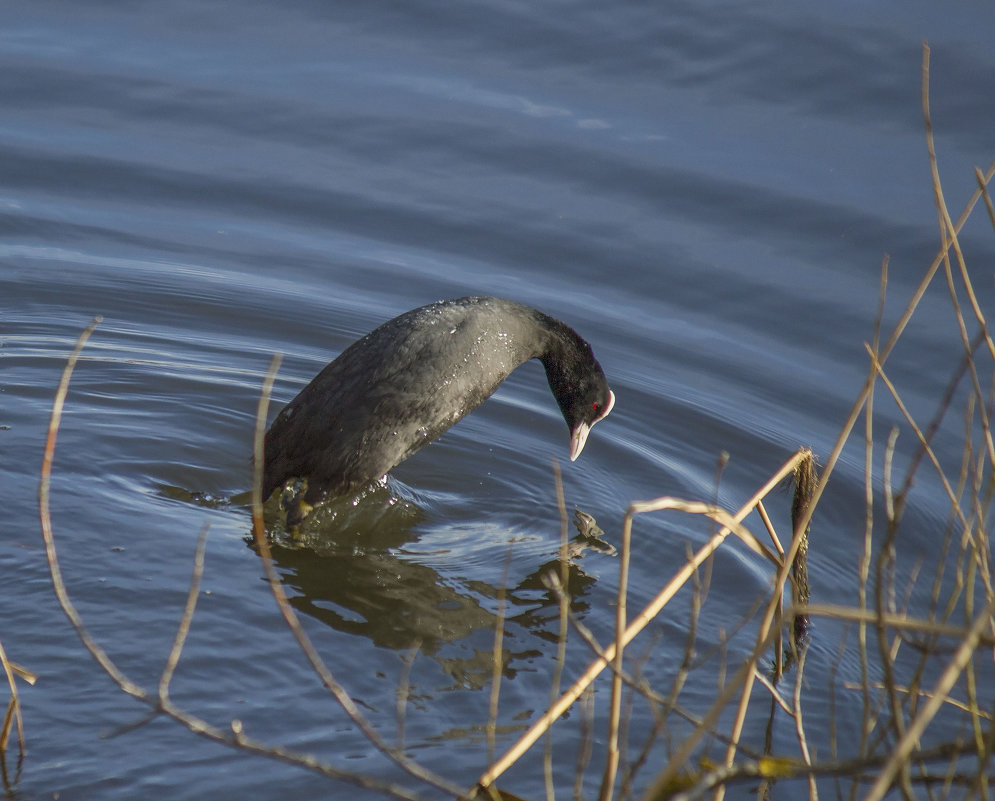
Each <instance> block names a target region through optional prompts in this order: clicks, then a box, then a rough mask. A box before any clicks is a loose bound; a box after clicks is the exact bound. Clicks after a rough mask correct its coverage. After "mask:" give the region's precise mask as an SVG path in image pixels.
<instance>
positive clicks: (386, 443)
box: [262, 297, 615, 518]
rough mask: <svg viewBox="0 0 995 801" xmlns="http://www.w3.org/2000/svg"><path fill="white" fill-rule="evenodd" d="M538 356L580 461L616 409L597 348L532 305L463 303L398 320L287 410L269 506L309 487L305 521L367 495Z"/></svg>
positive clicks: (269, 439) (271, 439)
mask: <svg viewBox="0 0 995 801" xmlns="http://www.w3.org/2000/svg"><path fill="white" fill-rule="evenodd" d="M529 359H539V360H540V361H541V362H542V364H543V366H544V367H545V368H546V377H547V379H548V380H549V387H550V389H551V390H552V391H553V395H554V396H555V397H556V401H557V403H558V404H559V406H560V410H561V411H562V412H563V417H564V419H565V420H566V421H567V425H568V426H569V427H570V459H571V461H572V460H574V459H576V458H577V457H578V456H579V455H580V452H581V450H583V448H584V443H585V442H586V440H587V435H588V432H589V431H590V429H591V426H593V425H594V424H595V423H597V422H598V421H599V420H602V419H604V417H605V416H606V415H607V414H608V412H610V411H611V408H612V406H613V404H614V403H615V396H614V394H613V393H612V391H611V390H610V389H609V388H608V381H607V380H606V379H605V374H604V372H603V371H602V369H601V365H599V364H598V362H597V360H596V359H595V358H594V354H593V353H592V352H591V346H590V345H588V344H587V343H586V342H585V341H584V340H583V339H581V338H580V336H578V335H577V332H575V331H574V330H573V329H572V328H570V327H569V326H567V325H566V324H564V323H561V322H560V321H559V320H555V319H553V318H552V317H549V316H548V315H546V314H543V313H542V312H540V311H537V310H536V309H533V308H531V307H529V306H524V305H522V304H521V303H515V302H514V301H511V300H503V299H501V298H478V297H474V298H459V299H456V300H443V301H439V302H437V303H432V304H429V305H428V306H422V307H421V308H418V309H413V310H412V311H409V312H405V313H404V314H402V315H401V316H399V317H395V318H394V319H393V320H389V321H387V322H386V323H384V324H383V325H381V326H380V327H379V328H377V329H376V330H374V331H371V332H370V333H369V334H367V335H366V336H365V337H363V338H362V339H360V340H359V341H358V342H355V343H353V344H352V345H350V346H349V347H348V348H346V350H344V351H343V352H342V354H341V355H340V356H339V357H338V358H337V359H335V360H334V361H333V362H331V363H330V364H328V365H327V366H326V367H325V368H324V369H323V370H322V371H321V372H320V373H318V375H317V376H316V377H315V378H314V380H313V381H311V383H310V384H308V385H307V386H306V387H304V389H302V390H301V391H300V393H299V394H298V395H297V397H296V398H294V399H293V400H292V401H291V402H290V403H288V404H287V405H286V406H285V407H284V408H283V410H282V411H281V412H280V413H279V414H278V415H277V417H276V419H275V420H274V421H273V424H272V425H271V426H270V428H269V431H267V432H266V441H265V452H266V457H265V460H266V461H265V469H264V471H263V473H264V474H263V488H262V489H263V497H264V498H267V497H269V495H270V494H271V493H272V492H273V490H275V489H276V488H277V487H280V486H282V485H284V484H285V483H286V482H287V481H288V480H289V479H303V480H304V481H305V482H306V489H302V491H301V492H299V497H297V498H294V499H293V507H294V509H292V510H291V511H293V512H294V516H295V517H297V518H299V517H301V516H303V514H305V513H306V512H307V510H308V509H309V508H310V506H311V505H313V504H314V503H316V502H317V501H319V500H321V499H323V498H332V497H337V496H341V495H345V494H347V493H352V492H355V491H357V490H359V489H362V488H363V487H364V486H366V485H367V484H369V483H371V482H373V481H375V480H377V479H378V478H380V477H381V476H383V475H385V474H386V473H387V471H389V470H390V469H391V468H393V467H394V466H396V465H398V464H400V463H401V462H403V461H404V460H405V459H407V458H408V457H409V456H411V454H413V453H414V452H415V451H417V450H418V449H419V448H421V447H422V446H424V445H427V444H428V443H429V442H431V441H432V440H434V439H435V438H436V437H438V436H439V435H440V434H442V433H443V432H444V431H446V430H447V429H448V428H449V427H450V426H452V425H454V424H455V423H457V422H458V421H459V420H461V419H462V418H463V417H464V416H465V415H467V414H469V413H470V412H472V411H473V410H474V409H476V408H477V407H478V406H479V405H480V404H481V403H483V402H484V401H485V400H486V399H487V398H488V397H489V396H490V395H491V394H493V392H494V391H495V390H496V389H497V388H498V385H499V384H500V383H501V382H502V381H504V379H505V378H507V377H508V375H509V374H510V373H511V371H512V370H514V369H515V368H516V367H518V366H519V365H520V364H522V363H523V362H526V361H528V360H529ZM301 486H302V488H303V484H302V485H301Z"/></svg>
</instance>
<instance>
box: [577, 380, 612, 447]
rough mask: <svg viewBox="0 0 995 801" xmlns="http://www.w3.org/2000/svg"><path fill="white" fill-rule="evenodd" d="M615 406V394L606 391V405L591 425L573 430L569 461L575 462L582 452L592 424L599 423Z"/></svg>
mask: <svg viewBox="0 0 995 801" xmlns="http://www.w3.org/2000/svg"><path fill="white" fill-rule="evenodd" d="M614 406H615V393H614V392H612V391H611V390H609V391H608V405H607V406H606V407H605V410H604V411H603V412H602V413H601V414H599V415H598V416H597V417H595V418H594V421H593V422H592V423H591V425H588V424H587V423H580V424H579V425H578V426H577V428H575V429H574V430H573V433H571V434H570V461H571V462H576V461H577V457H578V456H580V452H581V451H582V450H584V445H585V444H586V443H587V435H588V434H590V433H591V426H593V425H594V423H599V422H601V421H602V420H604V419H605V418H606V417H607V416H608V412H610V411H611V410H612V408H613V407H614Z"/></svg>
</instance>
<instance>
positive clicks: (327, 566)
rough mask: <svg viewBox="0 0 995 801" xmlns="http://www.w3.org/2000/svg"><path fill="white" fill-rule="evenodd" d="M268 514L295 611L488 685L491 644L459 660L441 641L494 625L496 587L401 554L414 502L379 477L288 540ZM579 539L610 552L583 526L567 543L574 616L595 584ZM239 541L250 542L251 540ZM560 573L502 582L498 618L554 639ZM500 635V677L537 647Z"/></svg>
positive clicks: (417, 513)
mask: <svg viewBox="0 0 995 801" xmlns="http://www.w3.org/2000/svg"><path fill="white" fill-rule="evenodd" d="M273 517H274V520H273V521H271V522H270V523H268V531H269V534H270V537H271V550H272V553H273V558H274V560H275V562H276V564H277V567H278V568H279V570H280V572H281V574H282V576H283V584H284V588H285V590H286V592H287V596H288V598H289V601H290V603H291V605H292V606H293V607H294V608H295V609H296V610H297V611H298V612H302V613H305V614H307V615H309V616H311V617H313V618H315V619H317V620H320V621H321V622H322V623H325V624H326V625H328V626H331V627H332V628H334V629H336V630H338V631H343V632H347V633H350V634H358V635H361V636H364V637H368V638H369V639H370V640H371V641H372V642H373V643H374V644H375V645H377V646H381V647H386V648H391V649H394V650H397V651H406V650H410V649H412V648H417V649H418V650H419V651H420V652H421V653H423V654H425V655H427V656H431V657H433V658H434V659H435V660H436V661H437V662H438V663H439V665H440V666H441V667H442V669H443V670H444V671H445V672H446V673H448V674H449V675H451V676H452V677H453V678H454V679H456V680H457V682H458V683H459V684H460V685H462V686H478V687H479V686H484V685H486V684H487V683H489V681H490V679H491V671H492V670H493V667H492V666H493V654H492V653H491V651H490V650H484V651H481V650H479V649H477V650H473V656H472V657H470V658H467V656H466V650H465V649H463V650H462V651H461V656H460V657H458V658H452V651H447V650H446V649H445V646H446V645H447V644H448V643H453V642H458V641H461V640H464V639H466V638H468V637H470V635H472V634H473V633H474V632H478V631H482V630H486V631H491V630H493V629H494V627H495V625H496V624H497V614H496V610H497V609H498V608H499V604H498V602H497V599H498V597H499V592H498V588H497V587H495V586H493V585H491V584H489V583H488V582H485V581H481V580H479V579H474V580H469V579H467V580H465V581H463V582H461V583H454V581H453V579H452V577H446V576H443V575H441V574H440V573H439V572H437V571H436V570H435V569H433V568H432V567H429V566H427V565H425V564H420V563H418V562H416V561H413V560H412V559H410V558H408V557H405V556H404V555H403V553H400V549H402V548H403V547H404V546H405V545H407V544H410V543H412V542H414V541H416V540H417V534H416V533H415V527H416V526H417V524H418V523H420V522H422V521H423V520H424V519H425V513H424V512H423V510H422V509H421V508H420V507H419V506H418V505H417V504H416V503H414V502H413V501H412V500H408V499H405V498H403V497H399V495H398V494H394V493H392V492H391V489H390V488H388V486H387V485H386V483H383V484H379V485H375V486H374V487H373V488H371V489H368V490H366V491H365V492H364V494H363V497H360V498H358V499H354V500H341V501H339V500H337V501H334V502H331V503H329V504H326V505H324V506H322V507H319V508H317V509H316V510H315V512H314V513H312V514H311V515H310V516H309V517H308V518H307V519H306V520H305V521H304V524H303V525H302V526H301V529H300V531H298V532H297V533H296V536H292V535H290V534H288V533H287V532H286V531H285V530H283V529H281V528H280V527H279V524H278V523H275V518H276V515H274V516H273ZM595 528H596V527H595ZM582 539H583V540H584V541H587V542H589V544H590V545H591V546H592V547H595V548H598V549H600V550H611V549H610V546H607V545H604V544H603V541H601V540H599V538H598V536H597V534H591V533H588V534H586V535H585V534H583V532H582V535H581V536H580V537H578V538H577V539H576V540H574V542H573V543H572V544H571V552H572V554H573V557H574V558H571V559H569V560H568V564H567V591H568V593H569V597H570V599H571V601H570V602H571V608H572V610H573V612H574V613H576V614H583V613H584V612H585V611H586V610H587V608H588V605H587V603H586V601H585V600H584V596H585V595H586V593H587V592H588V590H589V588H590V587H591V585H592V584H593V582H594V579H593V578H592V577H591V576H588V575H587V574H586V573H584V571H583V570H582V569H581V568H580V567H579V566H578V564H577V561H576V557H577V556H579V553H580V550H581V549H582V548H583V547H584V545H583V543H582ZM248 542H249V544H250V547H253V548H255V545H254V542H253V541H252V539H251V538H249V539H248ZM599 543H601V544H599ZM560 570H561V566H560V563H559V559H558V558H553V559H551V560H549V561H548V562H546V563H545V564H543V565H541V566H539V567H537V568H536V569H535V570H534V571H532V572H531V573H530V574H529V575H528V576H526V577H525V578H524V579H522V580H521V581H520V582H519V583H518V584H517V586H515V587H509V588H508V589H507V591H506V593H505V610H506V611H505V615H506V618H507V622H508V623H513V624H517V625H518V626H520V627H523V628H525V629H527V630H529V631H530V632H532V633H533V634H534V635H535V636H537V637H539V638H540V639H542V640H544V641H555V640H556V639H557V636H558V625H559V624H558V615H559V600H558V598H557V596H556V594H555V593H554V592H553V591H552V590H550V589H549V588H548V587H547V586H546V583H545V581H544V579H545V577H546V576H547V575H548V574H549V573H550V572H551V571H556V572H557V574H558V575H559V573H560ZM512 639H513V638H512ZM509 641H510V640H509V639H508V638H506V639H505V644H506V648H505V652H504V653H503V654H502V662H503V665H504V674H505V676H506V677H512V676H514V674H515V672H516V669H515V666H516V663H518V662H520V661H521V660H525V659H530V658H534V657H536V656H538V655H540V654H541V651H540V650H539V648H538V647H529V646H528V645H526V646H525V648H524V649H523V650H520V651H511V650H509V649H508V648H507V645H508V643H509ZM518 641H519V642H520V641H521V640H520V639H519V640H518ZM536 645H538V644H536Z"/></svg>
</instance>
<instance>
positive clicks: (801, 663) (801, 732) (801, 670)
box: [792, 648, 819, 801]
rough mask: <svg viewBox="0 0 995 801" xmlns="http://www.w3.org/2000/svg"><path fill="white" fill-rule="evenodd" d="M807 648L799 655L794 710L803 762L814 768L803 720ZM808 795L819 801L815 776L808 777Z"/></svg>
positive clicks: (813, 800) (793, 700)
mask: <svg viewBox="0 0 995 801" xmlns="http://www.w3.org/2000/svg"><path fill="white" fill-rule="evenodd" d="M807 653H808V649H807V648H802V649H801V651H799V653H798V667H797V669H796V670H795V691H794V694H793V697H792V709H793V712H794V714H793V715H792V717H793V718H794V719H795V733H796V734H797V735H798V748H799V750H800V751H801V754H802V761H803V762H804V763H805V764H806V765H807V766H808V767H811V766H812V755H811V754H810V753H809V749H808V739H807V738H806V737H805V724H804V721H803V718H802V684H803V681H804V677H805V655H806V654H807ZM808 795H809V798H810V799H811V800H812V801H818V799H819V791H818V789H817V788H816V786H815V776H813V775H812V774H811V773H810V774H809V775H808Z"/></svg>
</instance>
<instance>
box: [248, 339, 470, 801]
mask: <svg viewBox="0 0 995 801" xmlns="http://www.w3.org/2000/svg"><path fill="white" fill-rule="evenodd" d="M281 361H282V357H281V356H280V354H276V355H275V356H274V357H273V359H272V361H271V362H270V367H269V370H268V371H267V372H266V379H265V380H264V382H263V388H262V392H261V393H260V396H259V405H258V408H257V410H256V427H255V437H254V442H253V477H252V478H253V480H252V532H253V536H254V539H255V543H256V547H257V548H258V549H259V556H260V560H261V561H262V564H263V571H264V572H265V574H266V580H267V581H268V582H269V587H270V591H271V592H272V594H273V598H274V599H275V600H276V605H277V607H278V608H279V610H280V614H281V615H282V616H283V620H284V622H285V623H286V624H287V628H288V629H290V632H291V634H293V636H294V639H295V640H296V641H297V644H298V646H299V647H300V649H301V652H302V653H303V654H304V657H305V658H306V659H307V661H308V663H309V664H310V665H311V669H312V670H313V671H314V672H315V674H316V675H317V676H318V678H319V679H320V680H321V682H322V684H324V685H325V688H326V689H327V690H328V691H329V692H330V693H331V694H332V696H333V697H334V698H335V700H336V701H338V702H339V705H340V706H341V707H342V709H343V710H345V713H346V714H347V715H348V716H349V718H350V720H352V722H353V723H355V724H356V726H357V727H358V728H359V730H360V731H361V732H362V733H363V735H364V736H365V737H366V739H367V740H369V741H370V743H371V744H372V745H373V746H374V747H375V748H376V749H377V750H378V751H380V752H381V753H382V754H384V755H385V756H386V757H388V758H389V759H391V760H392V761H393V762H394V763H396V764H397V765H398V766H399V767H401V768H402V769H404V770H405V771H407V772H408V773H410V774H411V775H412V776H414V777H415V778H416V779H419V780H421V781H423V782H425V783H426V784H429V785H432V786H433V787H436V788H437V789H439V790H442V791H444V792H446V793H449V794H450V795H454V796H457V797H460V796H462V795H464V790H463V788H461V787H459V786H457V785H455V784H453V783H452V782H450V781H448V780H446V779H444V778H442V777H441V776H437V775H436V774H435V773H433V772H432V771H430V770H428V769H427V768H425V767H422V766H421V765H419V764H418V763H417V762H415V761H414V760H412V759H409V758H408V757H407V756H406V755H405V754H404V753H402V752H400V751H398V750H397V749H395V748H391V747H390V746H389V745H388V744H387V743H386V742H385V741H384V739H383V738H382V737H381V736H380V735H379V733H378V732H377V731H376V729H374V728H373V726H372V724H371V723H370V722H369V721H368V720H367V719H366V716H365V715H363V713H362V712H361V711H360V710H359V707H358V706H357V704H356V702H355V701H354V700H353V698H352V696H351V695H349V693H348V691H347V690H346V689H345V687H343V686H342V685H341V684H339V682H338V681H337V680H336V678H335V676H334V675H333V674H332V671H331V670H330V669H329V667H328V665H327V664H326V663H325V661H324V660H323V659H322V658H321V656H320V655H319V654H318V651H317V649H316V648H315V647H314V643H312V642H311V638H310V637H309V636H308V635H307V632H305V631H304V627H303V626H302V625H301V622H300V618H298V617H297V613H296V612H295V611H294V608H293V607H292V606H291V605H290V602H289V601H288V600H287V595H286V593H285V592H284V591H283V584H282V582H281V581H280V576H279V575H278V574H277V572H276V567H275V566H274V564H273V555H272V552H271V551H270V547H269V539H268V538H267V536H266V527H265V525H264V523H263V497H262V474H263V464H264V436H263V435H264V431H265V428H266V414H267V410H268V408H269V397H270V392H271V391H272V388H273V381H274V379H275V378H276V373H277V370H279V368H280V362H281Z"/></svg>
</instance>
